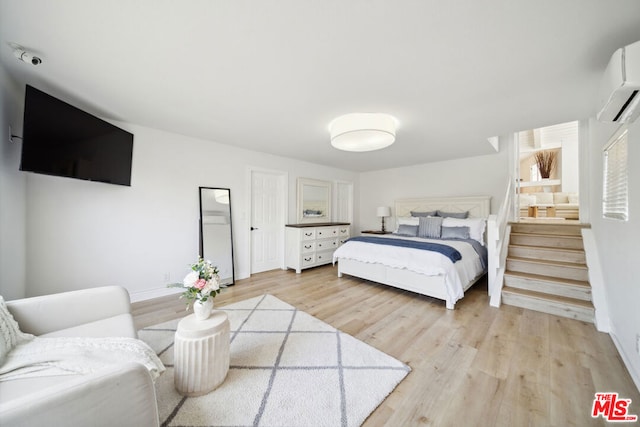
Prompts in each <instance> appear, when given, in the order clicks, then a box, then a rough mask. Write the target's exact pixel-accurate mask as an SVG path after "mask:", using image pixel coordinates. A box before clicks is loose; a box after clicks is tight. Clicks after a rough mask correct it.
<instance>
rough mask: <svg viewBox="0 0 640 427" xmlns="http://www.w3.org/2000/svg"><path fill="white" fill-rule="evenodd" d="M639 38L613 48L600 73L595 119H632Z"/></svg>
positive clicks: (639, 83) (639, 76) (639, 70)
mask: <svg viewBox="0 0 640 427" xmlns="http://www.w3.org/2000/svg"><path fill="white" fill-rule="evenodd" d="M639 91H640V41H637V42H635V43H633V44H630V45H628V46H625V47H623V48H620V49H618V50H616V51H615V52H614V53H613V56H611V59H610V60H609V64H608V65H607V69H606V70H605V72H604V76H602V84H601V87H600V103H599V105H598V115H597V117H598V120H600V121H601V122H620V123H622V122H632V121H633V120H635V119H636V117H638V114H639V113H640V108H639V107H638V104H640V93H638V92H639Z"/></svg>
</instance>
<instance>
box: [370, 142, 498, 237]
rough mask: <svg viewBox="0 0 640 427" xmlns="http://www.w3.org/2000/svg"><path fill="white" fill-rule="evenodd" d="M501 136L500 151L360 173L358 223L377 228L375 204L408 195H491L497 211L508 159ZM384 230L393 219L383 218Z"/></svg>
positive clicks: (392, 206) (391, 205)
mask: <svg viewBox="0 0 640 427" xmlns="http://www.w3.org/2000/svg"><path fill="white" fill-rule="evenodd" d="M504 140H505V139H501V144H500V145H501V149H500V152H499V153H496V154H491V155H486V156H478V157H469V158H464V159H457V160H450V161H444V162H436V163H425V164H422V165H416V166H407V167H403V168H396V169H386V170H381V171H375V172H366V173H362V174H360V221H359V223H360V225H361V227H362V229H377V230H379V229H380V222H381V221H380V218H378V217H376V216H375V215H376V208H377V207H378V206H389V207H391V214H392V215H394V216H395V212H394V211H393V210H394V201H395V200H396V199H400V198H411V197H438V196H491V212H496V211H497V210H498V209H499V207H500V204H501V203H502V199H503V198H504V193H505V192H506V190H507V182H508V177H509V162H508V158H507V152H508V150H507V147H506V144H505V143H504ZM385 224H386V228H387V229H392V228H393V227H394V226H395V218H393V217H392V218H387V219H385Z"/></svg>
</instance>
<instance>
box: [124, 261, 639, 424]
mask: <svg viewBox="0 0 640 427" xmlns="http://www.w3.org/2000/svg"><path fill="white" fill-rule="evenodd" d="M336 276H337V275H336V269H335V268H334V267H332V266H324V267H318V268H314V269H310V270H305V271H304V272H303V273H302V274H298V275H296V274H295V272H293V271H292V270H288V271H281V270H276V271H271V272H266V273H260V274H255V275H253V276H252V277H251V278H249V279H246V280H240V281H238V282H237V283H236V285H235V286H233V287H230V288H227V289H224V290H223V292H222V293H221V294H220V295H219V296H217V297H216V299H215V303H216V305H217V306H223V305H226V304H230V303H233V302H236V301H241V300H244V299H247V298H250V297H254V296H258V295H262V294H264V293H269V294H272V295H275V296H276V297H278V298H280V299H282V300H283V301H285V302H287V303H289V304H291V305H293V306H295V307H297V308H299V309H301V310H303V311H306V312H307V313H309V314H311V315H313V316H315V317H317V318H319V319H321V320H323V321H325V322H327V323H329V324H331V325H333V326H334V327H336V328H338V329H340V330H342V331H343V332H346V333H348V334H351V335H353V336H354V337H356V338H358V339H360V340H362V341H364V342H366V343H368V344H370V345H372V346H373V347H376V348H378V349H379V350H381V351H384V352H385V353H387V354H389V355H391V356H394V357H395V358H397V359H399V360H401V361H403V362H405V363H406V364H408V365H409V366H411V369H412V371H411V373H410V374H409V375H408V376H407V377H406V378H405V379H404V380H403V381H402V382H401V383H400V384H399V385H398V387H397V388H396V389H395V390H394V391H393V392H392V393H391V395H389V397H388V398H387V399H386V400H385V401H384V402H383V403H382V404H381V405H380V406H379V407H378V409H377V410H376V411H375V412H373V413H372V414H371V416H370V417H369V418H368V419H367V421H366V422H365V424H364V425H365V426H381V425H389V426H415V425H433V426H509V427H513V426H590V425H605V422H604V421H603V420H602V418H598V419H593V418H591V415H590V414H591V407H592V403H593V398H594V393H596V392H611V391H615V392H618V393H619V395H620V397H621V398H627V399H632V404H631V411H630V412H631V413H632V414H636V415H640V393H639V392H638V389H637V388H636V387H635V385H634V383H633V381H632V379H631V377H630V376H629V374H628V373H627V371H626V369H625V367H624V365H623V363H622V361H621V359H620V357H619V355H618V353H617V351H616V349H615V347H614V345H613V342H612V341H611V338H610V337H609V335H607V334H604V333H600V332H597V331H596V329H595V328H594V326H593V325H592V324H588V323H584V322H580V321H577V320H571V319H565V318H561V317H556V316H552V315H548V314H544V313H538V312H534V311H530V310H526V309H522V308H518V307H510V306H502V307H501V308H500V309H496V308H492V307H490V306H489V303H488V296H487V286H486V281H481V282H479V283H477V284H476V285H475V286H473V287H472V288H471V289H470V290H469V291H467V294H466V296H465V298H464V299H463V300H461V301H459V302H458V303H457V304H456V309H455V310H453V311H452V310H447V309H446V308H445V306H444V302H442V301H438V300H434V299H432V298H428V297H424V296H420V295H417V294H413V293H410V292H406V291H401V290H398V289H394V288H391V287H387V286H384V285H378V284H375V283H372V282H367V281H364V280H360V279H355V278H350V277H343V278H340V279H339V278H337V277H336ZM133 309H134V315H135V318H136V322H137V324H138V326H139V327H143V326H146V325H151V324H155V323H159V322H162V321H165V320H168V319H172V318H177V317H182V316H184V315H185V311H184V303H183V301H182V300H178V298H177V297H175V296H172V297H169V298H167V297H165V298H162V299H158V300H152V301H146V302H140V303H135V304H134V307H133Z"/></svg>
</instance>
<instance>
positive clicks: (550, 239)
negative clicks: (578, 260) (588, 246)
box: [510, 231, 584, 249]
mask: <svg viewBox="0 0 640 427" xmlns="http://www.w3.org/2000/svg"><path fill="white" fill-rule="evenodd" d="M510 241H511V243H512V244H514V245H523V246H545V247H555V248H566V249H584V243H583V242H582V237H580V236H570V235H551V234H535V233H518V232H513V231H512V232H511V234H510Z"/></svg>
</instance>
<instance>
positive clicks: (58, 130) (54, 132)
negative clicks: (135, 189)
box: [20, 85, 133, 186]
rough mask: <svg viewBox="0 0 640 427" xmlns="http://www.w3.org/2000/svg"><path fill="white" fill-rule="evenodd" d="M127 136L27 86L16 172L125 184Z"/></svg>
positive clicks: (129, 138)
mask: <svg viewBox="0 0 640 427" xmlns="http://www.w3.org/2000/svg"><path fill="white" fill-rule="evenodd" d="M132 154H133V134H131V133H129V132H127V131H125V130H122V129H120V128H118V127H117V126H114V125H112V124H111V123H108V122H106V121H104V120H101V119H99V118H97V117H95V116H92V115H91V114H89V113H87V112H85V111H82V110H80V109H79V108H76V107H74V106H72V105H69V104H67V103H66V102H63V101H61V100H59V99H57V98H54V97H53V96H51V95H48V94H46V93H44V92H42V91H41V90H38V89H36V88H34V87H32V86H29V85H27V88H26V95H25V105H24V126H23V135H22V159H21V163H20V170H22V171H26V172H35V173H40V174H45V175H55V176H63V177H69V178H77V179H85V180H89V181H100V182H106V183H110V184H118V185H127V186H130V185H131V160H132Z"/></svg>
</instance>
